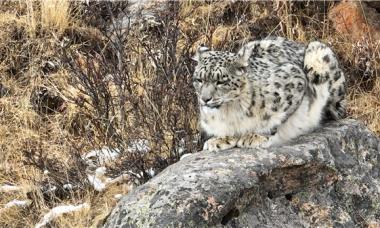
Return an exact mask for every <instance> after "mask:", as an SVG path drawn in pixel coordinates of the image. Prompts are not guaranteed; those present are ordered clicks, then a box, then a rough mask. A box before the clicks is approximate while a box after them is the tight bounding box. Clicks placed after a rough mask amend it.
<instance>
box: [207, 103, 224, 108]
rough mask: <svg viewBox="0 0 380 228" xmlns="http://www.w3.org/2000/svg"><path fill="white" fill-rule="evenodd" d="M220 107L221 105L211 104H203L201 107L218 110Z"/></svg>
mask: <svg viewBox="0 0 380 228" xmlns="http://www.w3.org/2000/svg"><path fill="white" fill-rule="evenodd" d="M221 105H222V103H212V104H204V105H203V107H207V108H211V109H218V108H219V107H220V106H221Z"/></svg>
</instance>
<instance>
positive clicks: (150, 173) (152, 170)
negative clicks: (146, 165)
mask: <svg viewBox="0 0 380 228" xmlns="http://www.w3.org/2000/svg"><path fill="white" fill-rule="evenodd" d="M145 172H147V173H148V174H149V175H150V177H154V175H156V172H155V171H154V169H153V168H150V169H148V170H145Z"/></svg>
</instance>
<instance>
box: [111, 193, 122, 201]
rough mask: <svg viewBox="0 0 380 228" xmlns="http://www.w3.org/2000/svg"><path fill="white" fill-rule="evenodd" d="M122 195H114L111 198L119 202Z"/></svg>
mask: <svg viewBox="0 0 380 228" xmlns="http://www.w3.org/2000/svg"><path fill="white" fill-rule="evenodd" d="M123 196H124V195H123V194H116V195H114V196H113V197H114V198H115V199H116V200H119V199H121V197H123Z"/></svg>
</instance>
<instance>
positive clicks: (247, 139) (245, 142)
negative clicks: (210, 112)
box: [236, 134, 268, 148]
mask: <svg viewBox="0 0 380 228" xmlns="http://www.w3.org/2000/svg"><path fill="white" fill-rule="evenodd" d="M267 142H268V137H265V136H261V135H257V134H247V135H244V136H242V137H240V139H239V140H238V141H237V145H236V146H237V147H240V148H257V147H261V146H262V145H264V144H266V143H267Z"/></svg>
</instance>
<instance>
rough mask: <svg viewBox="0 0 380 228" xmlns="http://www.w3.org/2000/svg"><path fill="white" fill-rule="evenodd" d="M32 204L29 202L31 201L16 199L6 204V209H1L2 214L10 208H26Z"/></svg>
mask: <svg viewBox="0 0 380 228" xmlns="http://www.w3.org/2000/svg"><path fill="white" fill-rule="evenodd" d="M30 203H31V201H29V200H16V199H14V200H12V201H10V202H8V203H6V204H5V205H4V207H3V208H1V209H0V213H1V212H3V211H5V210H6V209H8V208H11V207H26V206H28V205H29V204H30Z"/></svg>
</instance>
